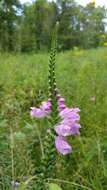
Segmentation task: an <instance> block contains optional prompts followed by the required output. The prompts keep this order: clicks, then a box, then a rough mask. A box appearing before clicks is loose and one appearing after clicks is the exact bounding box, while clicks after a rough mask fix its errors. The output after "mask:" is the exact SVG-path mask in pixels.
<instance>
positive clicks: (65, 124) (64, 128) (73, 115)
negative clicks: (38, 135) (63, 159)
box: [31, 94, 81, 155]
mask: <svg viewBox="0 0 107 190" xmlns="http://www.w3.org/2000/svg"><path fill="white" fill-rule="evenodd" d="M57 104H58V112H59V116H60V118H61V121H60V122H59V123H58V124H56V126H54V129H55V132H56V136H55V146H56V148H57V150H58V152H59V153H61V154H63V155H66V154H68V153H70V152H71V151H72V147H71V146H70V145H69V144H68V142H67V139H66V138H67V136H70V135H79V134H80V131H79V130H80V128H81V125H80V124H79V120H80V116H79V112H80V110H79V108H68V107H66V105H65V99H64V98H63V97H61V95H60V94H58V95H57ZM51 107H52V105H51V100H48V101H47V102H42V104H41V106H40V107H39V108H36V107H32V108H31V116H33V117H36V118H43V117H48V116H49V114H50V112H51Z"/></svg>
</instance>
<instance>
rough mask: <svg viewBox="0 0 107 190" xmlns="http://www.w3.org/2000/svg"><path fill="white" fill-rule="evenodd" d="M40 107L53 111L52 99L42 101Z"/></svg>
mask: <svg viewBox="0 0 107 190" xmlns="http://www.w3.org/2000/svg"><path fill="white" fill-rule="evenodd" d="M40 109H42V110H43V111H46V112H50V111H51V102H50V101H48V102H42V104H41V106H40Z"/></svg>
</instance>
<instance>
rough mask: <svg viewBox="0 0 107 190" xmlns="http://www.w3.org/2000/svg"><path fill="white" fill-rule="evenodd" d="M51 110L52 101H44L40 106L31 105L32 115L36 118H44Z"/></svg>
mask: <svg viewBox="0 0 107 190" xmlns="http://www.w3.org/2000/svg"><path fill="white" fill-rule="evenodd" d="M50 112H51V102H50V101H47V102H42V104H41V106H40V107H39V108H36V107H31V113H30V114H31V116H32V117H36V118H44V117H46V116H48V114H49V113H50Z"/></svg>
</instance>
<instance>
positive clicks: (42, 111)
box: [30, 37, 81, 190]
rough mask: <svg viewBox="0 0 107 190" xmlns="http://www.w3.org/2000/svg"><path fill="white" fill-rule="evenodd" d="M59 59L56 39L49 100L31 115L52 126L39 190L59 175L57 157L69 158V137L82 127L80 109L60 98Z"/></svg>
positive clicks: (48, 136)
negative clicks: (57, 64) (57, 59)
mask: <svg viewBox="0 0 107 190" xmlns="http://www.w3.org/2000/svg"><path fill="white" fill-rule="evenodd" d="M55 56H56V39H55V37H54V40H53V46H52V49H51V54H50V61H49V97H48V100H47V101H44V102H42V103H41V105H40V106H39V107H31V113H30V114H31V117H33V118H38V119H43V118H47V120H48V121H49V123H50V124H51V125H49V128H48V130H47V131H46V135H45V137H44V143H43V144H44V157H43V158H42V161H41V165H40V168H39V171H38V173H37V177H38V180H37V181H36V189H37V190H45V189H47V187H46V179H47V178H49V177H51V178H52V177H54V175H55V172H54V170H55V164H56V157H57V154H61V155H66V154H70V153H71V152H72V147H71V145H70V144H68V142H67V137H68V136H71V135H79V134H80V128H81V126H80V124H79V120H80V116H79V112H80V110H79V108H68V107H67V106H66V105H65V99H64V98H63V97H62V96H61V95H60V93H59V90H58V89H57V87H56V78H55V62H56V59H55Z"/></svg>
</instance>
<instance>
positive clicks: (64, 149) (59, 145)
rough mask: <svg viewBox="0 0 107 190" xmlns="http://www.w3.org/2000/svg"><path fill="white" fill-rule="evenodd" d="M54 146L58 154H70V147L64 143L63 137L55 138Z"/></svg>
mask: <svg viewBox="0 0 107 190" xmlns="http://www.w3.org/2000/svg"><path fill="white" fill-rule="evenodd" d="M55 146H56V149H57V150H58V152H59V153H60V154H63V155H66V154H69V153H71V152H72V148H71V146H70V145H69V144H68V143H67V142H66V139H65V138H64V137H60V136H57V137H55Z"/></svg>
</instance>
